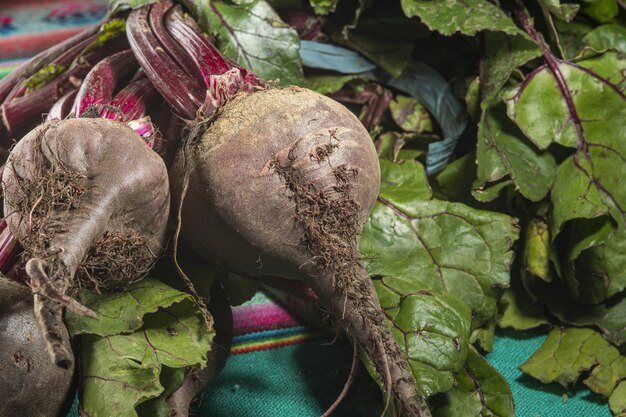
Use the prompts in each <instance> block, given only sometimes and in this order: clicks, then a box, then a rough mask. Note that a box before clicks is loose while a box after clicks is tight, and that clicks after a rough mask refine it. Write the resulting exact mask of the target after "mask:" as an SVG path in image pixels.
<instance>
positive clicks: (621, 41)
mask: <svg viewBox="0 0 626 417" xmlns="http://www.w3.org/2000/svg"><path fill="white" fill-rule="evenodd" d="M584 42H585V44H586V45H588V46H590V47H591V48H593V49H595V50H597V51H603V50H605V49H614V50H616V51H619V52H621V53H623V54H625V53H626V28H625V27H624V26H621V25H617V24H615V23H611V24H608V25H602V26H598V27H597V28H595V29H594V30H592V31H591V32H589V33H588V34H587V35H586V36H585V38H584Z"/></svg>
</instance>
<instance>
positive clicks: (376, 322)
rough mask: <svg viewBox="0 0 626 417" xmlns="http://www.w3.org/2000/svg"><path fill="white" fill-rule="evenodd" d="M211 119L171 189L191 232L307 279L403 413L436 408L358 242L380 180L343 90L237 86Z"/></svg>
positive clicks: (248, 267) (245, 271) (217, 255)
mask: <svg viewBox="0 0 626 417" xmlns="http://www.w3.org/2000/svg"><path fill="white" fill-rule="evenodd" d="M207 125H208V127H207V129H206V132H205V133H204V134H203V135H202V137H201V139H199V140H190V142H189V143H188V144H187V146H186V147H184V148H183V151H181V152H180V153H179V155H178V156H177V159H176V161H175V162H174V165H173V167H172V170H171V173H170V181H171V182H172V186H173V188H172V190H173V191H172V193H173V196H174V197H175V199H176V198H177V197H178V196H180V195H182V194H184V195H185V199H184V204H183V207H182V213H181V214H182V215H181V227H182V229H181V236H182V237H183V238H184V240H186V241H187V242H188V243H189V244H190V245H191V247H192V248H193V249H194V250H195V251H196V252H197V253H198V254H200V255H201V256H203V257H204V258H205V259H206V260H208V261H210V262H212V263H215V264H217V265H219V266H221V267H223V268H226V269H229V270H232V271H235V272H237V273H239V274H242V275H247V276H252V277H265V276H275V277H280V278H286V279H296V280H300V281H303V282H305V283H307V284H308V285H309V286H310V287H311V288H312V289H313V291H314V292H315V293H316V294H317V296H318V297H319V303H320V305H321V306H322V307H323V308H324V309H325V310H327V311H329V312H330V313H331V314H332V315H333V316H334V317H335V319H337V321H338V322H339V324H340V325H341V326H342V327H343V328H344V329H345V330H346V331H347V332H348V333H350V334H351V335H352V336H353V337H354V338H355V339H356V340H357V341H358V343H359V344H360V345H361V346H362V347H363V348H364V350H365V351H366V352H367V353H368V354H369V356H370V357H371V358H372V360H373V361H374V363H375V365H376V368H377V369H378V372H379V373H380V375H381V378H382V383H383V385H384V386H385V387H386V389H387V391H388V392H391V393H392V395H393V397H394V398H395V399H396V400H397V401H399V402H400V404H401V407H402V408H403V409H404V410H405V411H406V412H407V415H409V416H411V417H416V416H427V415H429V412H428V409H427V406H426V404H425V402H424V400H423V398H422V397H421V395H420V394H419V392H418V391H417V389H416V386H415V381H414V379H413V376H412V374H411V372H410V371H409V370H408V366H407V363H406V360H405V358H404V357H403V355H402V353H401V352H400V350H399V348H398V345H397V343H396V341H395V339H394V338H393V335H392V334H391V331H390V330H389V328H388V326H387V324H386V318H385V315H384V313H383V311H382V309H381V307H380V304H379V302H378V298H377V296H376V293H375V291H374V288H373V285H372V282H371V279H370V277H369V276H368V274H367V273H366V271H365V270H364V268H363V265H362V261H361V258H360V254H359V251H358V238H359V235H360V233H361V230H362V227H363V224H364V222H365V220H366V219H367V216H368V215H369V212H370V210H371V208H372V206H373V205H374V203H375V202H376V199H377V197H378V192H379V185H380V168H379V165H378V157H377V154H376V151H375V148H374V145H373V143H372V140H371V138H370V136H369V134H368V132H367V131H366V130H365V128H364V127H363V125H362V124H361V123H360V122H359V120H358V119H357V118H356V117H355V116H354V115H353V114H352V113H350V112H349V111H348V110H347V109H346V108H345V107H343V106H342V105H340V104H338V103H337V102H335V101H333V100H331V99H329V98H327V97H324V96H322V95H319V94H317V93H314V92H312V91H309V90H306V89H301V88H297V87H288V88H284V89H268V90H264V91H260V92H255V93H252V94H241V95H239V96H236V97H235V98H234V99H233V100H231V101H229V102H227V103H226V104H225V105H224V106H223V107H221V108H220V110H218V112H217V114H216V115H215V117H214V119H213V121H211V122H208V123H207ZM186 178H187V179H188V187H187V189H186V190H184V188H185V187H184V184H185V183H186V181H185V179H186ZM184 191H186V193H184ZM175 207H178V204H176V205H175Z"/></svg>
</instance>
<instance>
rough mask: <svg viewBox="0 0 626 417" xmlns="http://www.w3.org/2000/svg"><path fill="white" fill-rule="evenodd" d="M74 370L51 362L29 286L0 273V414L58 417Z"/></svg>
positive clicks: (65, 334) (20, 416) (1, 415)
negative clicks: (36, 317) (35, 313)
mask: <svg viewBox="0 0 626 417" xmlns="http://www.w3.org/2000/svg"><path fill="white" fill-rule="evenodd" d="M59 333H61V334H62V336H63V337H65V338H67V337H68V335H67V330H66V329H65V327H63V328H60V329H59ZM70 354H71V352H70ZM73 373H74V368H73V366H71V365H70V367H69V368H68V369H61V368H59V367H57V366H55V365H54V364H53V363H52V362H50V359H49V357H48V352H47V351H46V342H45V340H44V339H43V337H42V336H41V331H40V330H39V326H38V324H37V320H36V319H35V316H34V314H33V297H32V295H31V293H30V290H29V288H28V287H26V286H25V285H22V284H20V283H18V282H15V281H11V280H9V279H7V278H4V277H1V276H0V392H1V393H2V394H1V395H0V417H57V416H58V415H59V413H60V412H61V409H62V407H63V404H64V401H65V399H66V397H67V395H68V393H69V390H70V386H71V383H72V375H73Z"/></svg>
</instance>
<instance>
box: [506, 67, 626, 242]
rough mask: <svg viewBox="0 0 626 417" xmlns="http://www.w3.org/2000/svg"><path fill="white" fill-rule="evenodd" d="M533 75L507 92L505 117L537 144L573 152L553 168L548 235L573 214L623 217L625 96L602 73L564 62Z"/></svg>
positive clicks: (625, 202)
mask: <svg viewBox="0 0 626 417" xmlns="http://www.w3.org/2000/svg"><path fill="white" fill-rule="evenodd" d="M554 71H556V72H557V75H558V77H556V76H555V75H554V74H553V72H552V69H550V68H548V67H547V66H544V67H541V68H540V69H538V70H536V71H535V72H533V73H532V75H530V76H529V77H528V78H527V79H526V80H525V81H524V83H522V84H521V85H520V86H519V87H518V88H515V89H512V90H510V91H508V92H507V94H506V100H507V107H508V114H509V117H510V118H511V119H512V120H513V121H514V122H515V123H516V124H517V125H518V126H519V127H520V129H521V130H522V131H523V132H524V133H525V134H526V136H527V137H528V138H529V139H531V140H532V141H533V142H534V143H535V144H536V145H537V146H538V147H539V148H542V149H545V148H547V147H548V146H549V145H550V144H552V143H553V142H557V143H559V144H561V145H563V146H567V147H572V148H574V149H575V151H574V153H573V154H572V155H571V156H570V157H569V158H567V159H566V160H565V161H564V162H562V163H561V165H560V166H559V167H558V169H557V174H556V179H555V182H554V185H553V188H552V192H551V200H552V204H553V206H554V210H553V216H552V234H553V236H555V237H556V235H557V234H558V233H559V231H560V230H561V228H562V226H563V224H564V223H565V222H566V221H568V220H572V219H576V218H594V217H598V216H601V215H604V214H606V213H610V214H611V215H612V216H613V218H614V219H615V220H616V222H617V223H618V225H623V224H624V221H625V220H626V219H625V217H624V214H625V213H626V212H625V210H626V189H624V187H622V183H623V178H624V175H626V164H624V159H625V157H626V130H625V129H623V127H622V124H621V123H619V122H618V121H619V120H626V98H625V97H624V95H623V94H621V93H620V91H619V90H618V88H617V87H616V86H615V85H614V84H612V83H610V82H609V81H608V80H607V79H605V78H603V77H601V76H600V75H598V74H596V73H594V72H592V71H589V70H587V69H585V68H582V67H580V66H578V65H576V64H571V63H568V62H563V61H561V62H558V64H556V68H555V69H554Z"/></svg>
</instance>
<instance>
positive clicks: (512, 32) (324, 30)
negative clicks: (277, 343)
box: [0, 0, 626, 417]
mask: <svg viewBox="0 0 626 417" xmlns="http://www.w3.org/2000/svg"><path fill="white" fill-rule="evenodd" d="M625 20H626V10H625V8H624V5H623V4H622V3H621V2H619V1H617V0H595V1H592V0H583V1H572V2H570V3H560V2H559V1H558V0H557V1H555V0H536V1H530V0H529V1H524V2H522V1H518V0H515V1H511V2H502V4H500V5H498V4H497V3H495V2H490V1H487V0H463V1H460V0H458V1H457V0H446V1H441V2H430V1H421V0H401V1H399V2H396V1H386V0H385V1H383V0H379V1H375V0H358V1H357V0H311V1H310V3H309V2H307V1H304V0H303V1H297V0H273V1H267V2H266V1H261V0H246V1H226V0H207V1H192V0H188V1H181V2H180V3H176V2H173V1H171V0H168V1H150V0H126V1H124V0H113V1H112V2H111V5H110V13H109V15H108V16H107V18H106V19H105V21H104V22H103V24H102V25H101V26H99V27H97V28H93V29H90V30H86V31H85V32H83V33H80V34H78V35H76V36H75V37H73V38H71V39H69V40H67V41H65V42H63V43H61V44H59V45H57V46H55V47H53V48H51V49H49V50H47V51H44V52H42V53H41V54H39V55H38V56H36V57H35V58H33V59H32V60H31V61H29V62H28V63H26V64H24V65H22V66H21V67H19V68H17V69H16V70H15V71H14V72H12V73H11V74H9V75H8V76H7V77H5V78H4V79H3V80H1V81H0V110H1V112H0V146H2V151H3V152H2V164H3V174H2V175H3V177H2V178H3V203H4V220H3V221H2V224H1V229H2V230H1V231H0V271H1V272H2V274H3V275H5V276H6V277H8V280H7V279H5V278H0V289H2V293H0V331H1V332H2V333H0V341H1V342H2V343H1V344H0V355H1V357H0V374H3V375H9V374H10V375H15V377H14V379H11V380H10V381H11V382H7V383H8V384H10V385H11V387H23V388H21V389H18V390H12V391H8V390H6V392H8V393H9V394H8V395H7V396H6V401H7V402H8V404H7V406H6V407H3V410H0V416H2V417H4V416H5V414H2V413H4V412H10V413H11V414H6V415H7V416H8V415H15V412H16V411H15V410H18V411H17V412H18V414H17V415H18V416H21V415H24V416H27V415H29V416H30V415H35V414H33V413H34V411H33V410H34V409H37V410H40V412H41V415H43V416H52V417H54V416H56V415H59V413H62V412H63V409H64V407H65V405H66V403H67V400H66V398H69V400H70V401H71V399H72V397H73V392H74V386H73V385H72V372H73V370H74V369H76V370H77V371H78V378H77V381H78V383H77V384H76V385H77V386H78V392H79V403H80V404H79V407H80V410H81V412H82V413H83V415H85V416H91V417H107V416H137V415H140V416H168V415H169V416H182V415H187V413H188V411H189V404H190V402H191V401H192V400H193V398H194V397H195V396H196V395H197V394H198V393H200V392H201V391H202V389H203V387H204V386H205V385H206V384H207V383H208V382H209V381H210V380H211V379H212V378H213V377H214V376H215V375H216V373H218V372H219V371H220V369H221V368H222V367H223V366H224V362H225V360H226V357H227V355H228V350H229V349H230V343H231V339H232V318H231V316H230V314H231V313H230V306H229V302H230V304H233V305H235V304H238V303H240V302H242V301H244V300H246V299H247V298H249V297H250V296H251V295H252V294H253V292H254V291H255V290H256V289H257V288H258V285H259V284H263V285H266V286H268V287H271V288H273V290H272V291H277V293H278V294H279V298H281V299H283V300H289V302H288V305H289V306H291V307H293V308H294V311H295V312H296V313H297V312H302V311H305V312H306V314H304V315H303V317H302V318H303V319H304V320H308V319H313V320H315V318H316V317H313V318H312V317H311V316H310V314H309V313H311V312H312V311H316V309H312V308H311V306H312V305H314V306H316V308H317V309H319V310H321V311H322V313H319V314H321V316H323V317H324V318H325V320H324V321H323V324H324V325H326V326H327V327H331V328H332V329H343V330H345V332H346V334H347V335H348V336H349V338H350V341H351V343H352V345H353V347H354V360H355V362H354V364H353V367H352V368H353V369H352V371H351V372H350V375H348V376H346V385H345V387H344V389H343V391H342V392H341V393H339V392H338V393H337V396H338V401H340V400H341V399H343V398H344V397H346V392H348V394H347V396H348V398H349V400H351V401H352V402H353V403H354V405H355V408H356V409H358V410H360V411H361V412H362V413H363V415H365V416H370V415H386V416H400V415H406V416H409V417H417V416H420V417H424V416H430V415H435V416H441V417H444V416H454V417H457V416H460V417H464V416H470V415H471V416H476V415H496V416H513V415H514V413H515V407H514V403H513V397H512V394H511V391H510V389H509V388H508V384H507V382H506V380H505V379H504V378H503V377H502V376H501V375H499V374H498V372H497V371H496V370H495V369H494V368H492V367H491V365H489V363H488V362H487V361H486V360H485V358H484V357H483V355H484V354H485V353H488V352H490V351H491V350H492V348H493V339H494V333H495V332H496V328H497V327H501V328H506V327H510V328H513V329H516V330H528V329H531V328H535V327H539V326H544V327H548V328H549V329H550V333H549V335H548V337H547V339H546V341H545V343H544V344H543V345H542V346H541V347H540V348H539V349H538V350H537V352H536V353H535V354H534V355H533V356H532V357H531V358H530V359H529V360H528V361H527V362H525V363H524V364H519V365H520V366H521V369H522V371H523V372H524V373H526V374H528V375H530V376H532V377H534V378H536V379H538V380H539V381H541V382H544V383H550V382H557V383H559V384H561V385H563V386H564V387H569V386H572V385H573V384H574V383H576V382H577V381H579V380H581V381H582V382H583V383H584V384H585V385H586V386H588V387H589V388H590V389H591V390H592V391H594V392H595V393H598V394H600V395H602V396H604V397H606V398H607V399H608V402H609V406H610V409H611V411H612V412H613V414H615V415H623V414H624V413H626V382H625V381H626V359H625V357H624V356H623V354H622V352H623V344H624V343H625V342H626V333H625V332H626V304H625V303H626V301H625V300H624V297H625V295H624V288H625V287H626V272H624V271H625V268H623V267H622V266H623V265H624V264H626V241H625V240H624V237H626V235H625V231H624V227H625V226H626V224H625V213H626V192H625V191H624V188H623V187H622V178H623V177H624V176H625V175H626V130H625V129H624V126H625V125H626V98H625V96H624V87H625V86H626V80H625V78H624V77H625V74H626V64H625V63H626V60H625V54H626V29H625V28H624V22H625ZM325 96H328V97H330V98H332V99H334V100H331V99H329V98H328V97H325ZM337 102H339V103H342V104H343V106H342V105H340V104H338V103H337ZM348 109H349V110H352V112H350V111H348ZM42 115H43V117H42ZM244 277H245V278H244ZM18 283H19V284H18ZM166 283H167V284H166ZM29 287H30V288H29ZM294 296H295V297H296V298H292V297H294ZM319 310H318V311H319ZM329 324H330V326H328V325H329ZM17 328H21V329H28V331H26V330H24V331H17V330H15V329H17ZM66 328H67V330H69V333H68V331H67V330H66ZM4 329H6V330H4ZM27 333H28V334H27ZM25 338H26V339H25ZM25 340H26V341H25ZM359 352H360V353H361V354H360V356H359ZM358 357H360V358H361V359H362V363H363V366H362V368H363V369H365V370H366V372H357V370H356V367H357V365H358V364H357V358H358ZM51 365H52V366H51ZM365 373H369V375H370V376H371V378H372V379H369V377H364V376H363V375H364V374H365ZM357 375H358V376H357ZM372 380H373V381H375V384H376V385H377V386H378V387H379V388H380V392H382V395H376V396H374V398H376V400H371V399H370V398H363V397H362V396H359V395H357V394H354V391H356V390H355V389H353V390H352V391H350V390H349V388H350V385H353V386H359V388H361V389H359V390H358V391H359V392H362V391H364V390H365V388H364V387H366V386H367V387H370V388H371V381H372ZM6 381H9V379H7V380H6ZM14 381H20V382H19V384H16V383H15V382H14ZM3 383H4V382H3ZM46 384H48V385H49V384H55V388H56V389H58V391H59V392H47V391H45V390H41V389H40V388H39V387H41V386H45V385H46ZM29 386H32V387H33V389H32V390H30V391H29ZM35 387H37V388H35ZM3 391H4V390H3ZM35 391H36V392H37V394H36V395H34V394H32V393H33V392H35ZM338 391H339V390H338ZM351 392H352V395H350V393H351ZM338 401H337V402H338ZM328 406H329V409H328V411H327V412H326V413H325V415H328V414H329V413H331V412H332V410H333V409H334V408H335V406H336V403H335V404H332V405H331V404H328ZM4 410H7V411H4ZM41 410H43V411H41ZM20 413H21V414H20Z"/></svg>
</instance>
